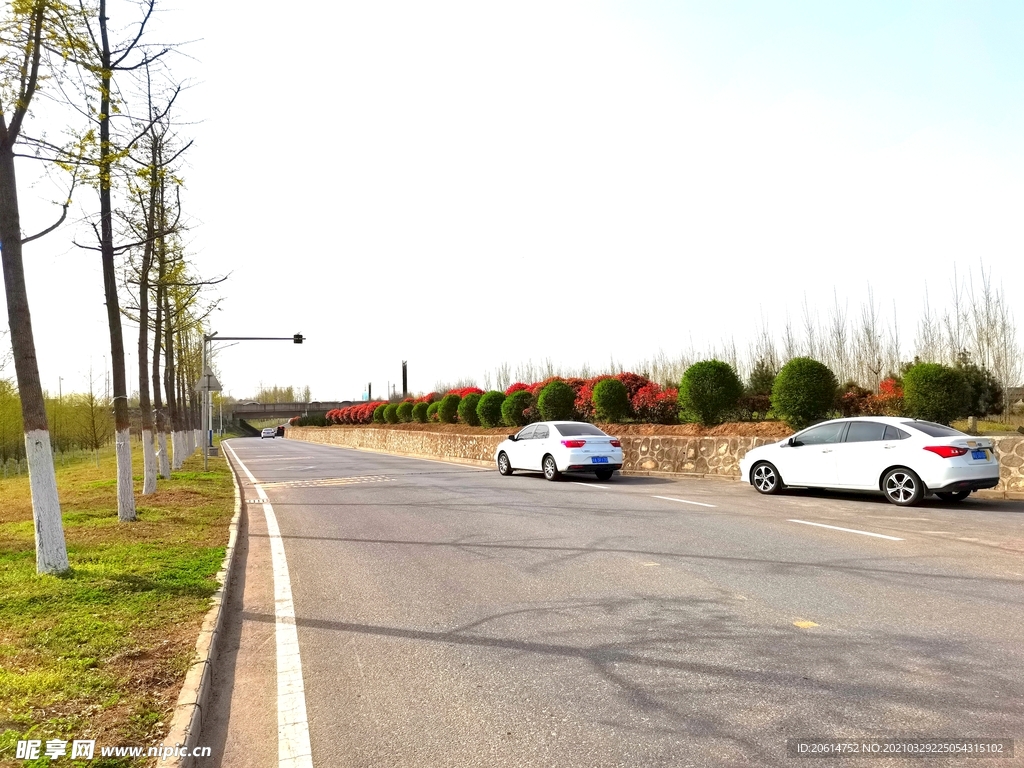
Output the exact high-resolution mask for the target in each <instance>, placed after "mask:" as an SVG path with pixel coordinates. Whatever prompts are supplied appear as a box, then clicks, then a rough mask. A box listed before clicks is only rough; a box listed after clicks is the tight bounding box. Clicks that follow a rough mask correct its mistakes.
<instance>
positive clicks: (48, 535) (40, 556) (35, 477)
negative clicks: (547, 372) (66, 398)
mask: <svg viewBox="0 0 1024 768" xmlns="http://www.w3.org/2000/svg"><path fill="white" fill-rule="evenodd" d="M4 123H5V121H3V119H2V118H0V128H2V131H3V135H4V140H3V141H2V142H0V253H2V260H3V272H4V287H5V289H6V294H7V320H8V323H9V325H10V329H11V347H12V349H13V352H14V370H15V374H16V375H17V377H18V392H19V394H20V396H21V416H22V419H23V421H24V424H25V455H26V458H27V460H28V476H29V488H30V491H31V494H32V518H33V523H34V525H35V538H36V572H37V573H62V572H64V571H66V570H68V551H67V546H66V544H65V542H64V523H63V520H62V518H61V513H60V499H59V498H58V496H57V476H56V473H55V472H54V468H53V455H52V453H51V452H50V432H49V427H48V424H47V420H46V403H45V401H44V400H43V388H42V384H41V383H40V381H39V365H38V362H37V361H36V348H35V338H34V336H33V334H32V316H31V313H30V312H29V305H28V290H27V287H26V285H25V268H24V263H23V261H22V248H21V214H20V210H19V208H18V183H17V178H16V177H15V173H14V147H13V142H12V140H11V139H10V138H9V137H8V136H7V126H6V124H4Z"/></svg>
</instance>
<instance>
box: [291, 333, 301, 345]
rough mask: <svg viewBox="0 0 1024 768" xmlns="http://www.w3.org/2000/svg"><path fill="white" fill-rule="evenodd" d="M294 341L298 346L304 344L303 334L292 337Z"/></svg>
mask: <svg viewBox="0 0 1024 768" xmlns="http://www.w3.org/2000/svg"><path fill="white" fill-rule="evenodd" d="M292 341H294V342H295V343H296V344H301V343H302V334H301V333H296V334H295V335H294V336H292Z"/></svg>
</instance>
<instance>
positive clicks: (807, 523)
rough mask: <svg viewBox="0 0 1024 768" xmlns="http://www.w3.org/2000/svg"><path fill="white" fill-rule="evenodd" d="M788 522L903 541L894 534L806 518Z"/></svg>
mask: <svg viewBox="0 0 1024 768" xmlns="http://www.w3.org/2000/svg"><path fill="white" fill-rule="evenodd" d="M787 522H790V523H802V524H803V525H816V526H817V527H818V528H831V529H832V530H833V531H844V532H845V533H859V534H860V535H861V536H874V537H875V538H876V539H888V540H889V541H903V539H900V538H897V537H896V536H886V535H885V534H884V533H872V532H871V531H858V530H857V529H855V528H840V527H839V526H837V525H825V524H824V523H809V522H807V521H806V520H788V521H787Z"/></svg>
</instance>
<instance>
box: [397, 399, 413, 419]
mask: <svg viewBox="0 0 1024 768" xmlns="http://www.w3.org/2000/svg"><path fill="white" fill-rule="evenodd" d="M412 407H413V403H399V404H398V408H397V409H396V412H397V413H398V420H399V421H400V422H401V423H402V424H408V423H409V422H410V421H412Z"/></svg>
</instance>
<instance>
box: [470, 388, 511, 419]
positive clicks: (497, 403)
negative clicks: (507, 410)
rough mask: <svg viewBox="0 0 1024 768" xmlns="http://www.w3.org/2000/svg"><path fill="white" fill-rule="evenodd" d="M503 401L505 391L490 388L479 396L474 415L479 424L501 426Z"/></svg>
mask: <svg viewBox="0 0 1024 768" xmlns="http://www.w3.org/2000/svg"><path fill="white" fill-rule="evenodd" d="M504 402H505V393H504V392H498V391H497V390H494V389H492V390H491V391H490V392H488V393H487V394H485V395H481V396H480V402H478V403H477V404H476V417H477V419H479V420H480V425H481V426H484V427H487V428H488V429H491V428H493V427H500V426H501V404H502V403H504Z"/></svg>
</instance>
